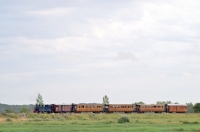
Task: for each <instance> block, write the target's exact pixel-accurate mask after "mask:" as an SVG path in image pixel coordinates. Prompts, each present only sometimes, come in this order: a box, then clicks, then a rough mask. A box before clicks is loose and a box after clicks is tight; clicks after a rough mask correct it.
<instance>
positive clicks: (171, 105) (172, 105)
mask: <svg viewBox="0 0 200 132" xmlns="http://www.w3.org/2000/svg"><path fill="white" fill-rule="evenodd" d="M167 105H168V106H187V105H186V104H167Z"/></svg>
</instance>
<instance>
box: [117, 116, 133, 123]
mask: <svg viewBox="0 0 200 132" xmlns="http://www.w3.org/2000/svg"><path fill="white" fill-rule="evenodd" d="M126 122H130V121H129V118H128V117H127V116H122V117H120V118H119V119H118V123H126Z"/></svg>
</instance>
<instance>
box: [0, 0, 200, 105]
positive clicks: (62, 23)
mask: <svg viewBox="0 0 200 132" xmlns="http://www.w3.org/2000/svg"><path fill="white" fill-rule="evenodd" d="M38 93H40V94H41V95H42V96H43V100H44V103H46V104H48V103H67V104H69V103H83V102H84V103H93V102H96V103H101V102H102V98H103V96H104V95H107V96H108V97H109V99H110V103H134V102H138V101H143V102H145V103H151V104H152V103H156V101H166V100H170V101H172V102H179V103H186V102H193V103H196V102H198V101H199V94H200V2H199V0H110V1H107V0H57V1H55V0H32V1H28V0H17V1H15V0H5V1H3V0H1V1H0V103H7V104H33V103H35V102H36V101H35V99H36V97H37V94H38Z"/></svg>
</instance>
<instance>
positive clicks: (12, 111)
mask: <svg viewBox="0 0 200 132" xmlns="http://www.w3.org/2000/svg"><path fill="white" fill-rule="evenodd" d="M5 112H6V113H15V111H14V110H11V109H6V110H5Z"/></svg>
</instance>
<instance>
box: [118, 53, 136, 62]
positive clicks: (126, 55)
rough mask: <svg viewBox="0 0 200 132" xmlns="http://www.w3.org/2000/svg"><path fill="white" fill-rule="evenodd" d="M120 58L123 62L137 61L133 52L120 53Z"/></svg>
mask: <svg viewBox="0 0 200 132" xmlns="http://www.w3.org/2000/svg"><path fill="white" fill-rule="evenodd" d="M119 58H120V59H123V60H131V61H133V62H134V61H137V58H136V57H135V55H134V54H133V53H131V52H119Z"/></svg>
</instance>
